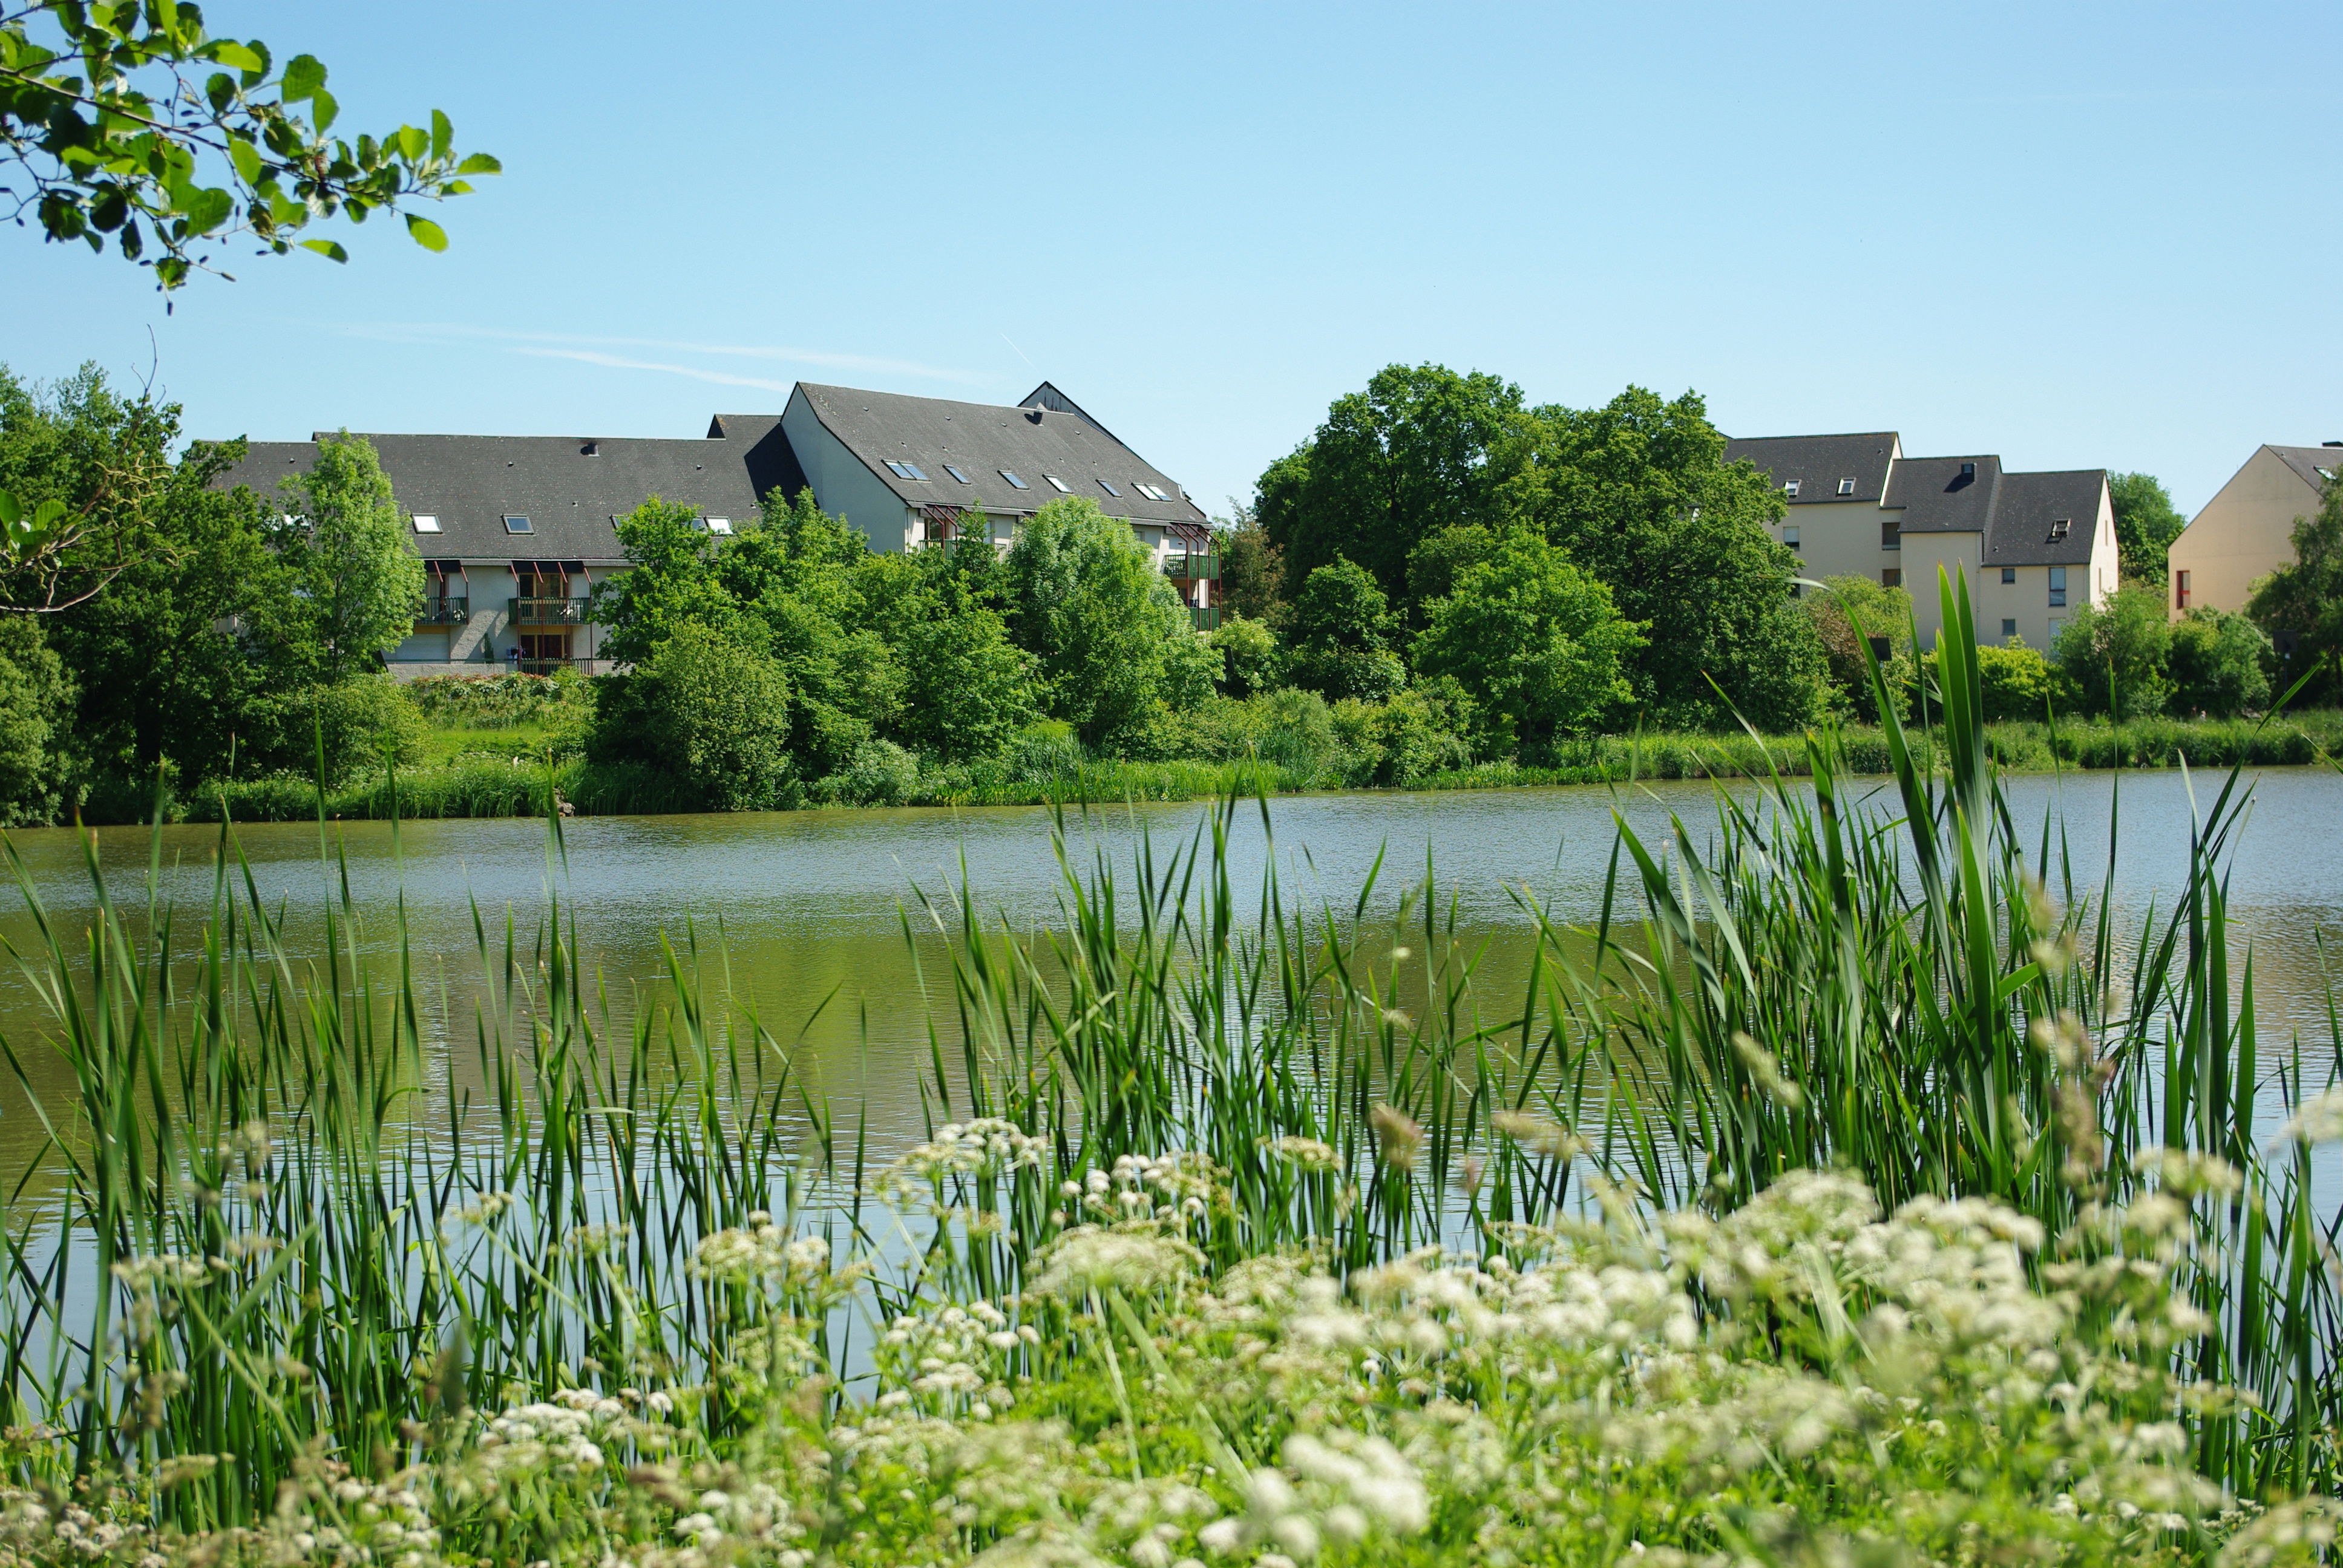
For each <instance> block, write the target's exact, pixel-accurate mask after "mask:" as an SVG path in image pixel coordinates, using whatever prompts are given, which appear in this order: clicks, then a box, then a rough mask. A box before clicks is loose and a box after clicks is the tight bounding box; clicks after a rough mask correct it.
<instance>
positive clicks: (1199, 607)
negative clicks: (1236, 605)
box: [1188, 604, 1221, 631]
mask: <svg viewBox="0 0 2343 1568" xmlns="http://www.w3.org/2000/svg"><path fill="white" fill-rule="evenodd" d="M1188 616H1189V618H1190V619H1192V620H1193V621H1194V622H1195V623H1196V629H1197V630H1198V631H1212V630H1216V629H1217V628H1219V626H1220V624H1221V607H1220V606H1219V605H1216V604H1192V605H1190V606H1189V607H1188Z"/></svg>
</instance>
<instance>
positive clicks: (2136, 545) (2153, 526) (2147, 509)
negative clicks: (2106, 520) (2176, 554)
mask: <svg viewBox="0 0 2343 1568" xmlns="http://www.w3.org/2000/svg"><path fill="white" fill-rule="evenodd" d="M2107 499H2108V501H2109V502H2110V503H2111V504H2112V505H2113V506H2114V508H2115V514H2116V556H2117V560H2118V561H2119V562H2120V563H2121V568H2122V571H2123V575H2124V576H2125V578H2128V579H2130V580H2131V581H2134V582H2144V583H2147V584H2149V585H2151V586H2153V587H2154V588H2156V590H2157V592H2158V593H2162V592H2163V591H2164V585H2165V584H2166V583H2167V581H2169V580H2170V578H2171V576H2172V572H2171V567H2170V564H2169V558H2168V556H2167V551H2168V550H2170V548H2172V541H2173V540H2174V539H2177V538H2179V537H2180V530H2181V529H2183V528H2187V526H2188V519H2187V518H2184V517H2182V516H2181V515H2180V511H2179V508H2177V507H2175V506H2174V505H2173V504H2172V496H2171V493H2170V492H2169V491H2167V489H2165V487H2164V486H2163V484H2162V483H2161V482H2159V481H2158V480H2157V477H2156V476H2155V475H2153V474H2109V475H2108V476H2107Z"/></svg>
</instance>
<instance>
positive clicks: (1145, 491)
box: [1131, 479, 1171, 501]
mask: <svg viewBox="0 0 2343 1568" xmlns="http://www.w3.org/2000/svg"><path fill="white" fill-rule="evenodd" d="M1131 488H1132V489H1134V490H1137V491H1138V492H1139V493H1140V494H1141V495H1142V496H1145V497H1146V498H1148V499H1149V500H1151V501H1168V500H1170V499H1171V497H1169V496H1167V495H1165V494H1164V493H1163V492H1162V490H1161V488H1160V487H1157V486H1154V485H1145V484H1141V483H1140V482H1139V481H1138V480H1137V479H1133V480H1132V481H1131Z"/></svg>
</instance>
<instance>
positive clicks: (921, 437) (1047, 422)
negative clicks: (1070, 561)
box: [797, 381, 1205, 527]
mask: <svg viewBox="0 0 2343 1568" xmlns="http://www.w3.org/2000/svg"><path fill="white" fill-rule="evenodd" d="M1044 385H1045V386H1046V383H1045V384H1044ZM797 395H798V396H799V397H803V398H804V399H805V400H806V403H807V406H808V407H810V408H811V409H812V410H813V413H814V416H815V417H817V418H819V419H820V421H821V423H822V425H823V427H825V428H827V429H828V430H829V431H830V434H831V435H833V436H836V437H838V438H839V440H840V441H841V442H843V443H845V445H846V447H847V449H848V450H849V451H850V452H852V453H853V454H854V455H855V456H856V457H860V458H861V459H862V461H863V462H864V463H865V464H866V465H868V466H869V467H870V471H871V472H872V473H873V474H875V475H877V476H878V477H879V481H880V483H881V484H883V485H885V486H886V487H888V488H889V489H890V490H892V491H894V492H895V494H896V495H898V496H900V497H901V498H903V500H904V501H905V502H906V503H908V504H910V505H911V506H915V507H917V506H929V505H934V504H937V503H942V504H946V505H951V506H961V507H966V506H970V505H980V506H982V507H984V508H987V509H989V510H991V511H996V512H1032V511H1038V510H1040V509H1041V507H1043V506H1044V505H1046V504H1047V503H1048V502H1050V501H1051V500H1053V499H1055V498H1057V497H1058V496H1059V495H1060V494H1061V493H1071V494H1072V495H1076V496H1085V497H1088V498H1090V499H1091V500H1093V501H1096V502H1097V503H1098V504H1099V506H1100V507H1101V508H1102V509H1103V510H1104V511H1105V512H1106V514H1107V515H1108V516H1109V517H1114V518H1129V519H1130V520H1131V521H1132V522H1134V523H1187V524H1192V525H1196V526H1199V527H1201V526H1202V524H1203V523H1204V521H1205V517H1204V514H1203V512H1202V510H1201V509H1200V508H1197V507H1196V506H1195V505H1194V504H1193V503H1192V502H1190V501H1188V500H1187V499H1186V498H1184V497H1183V495H1182V491H1181V489H1180V487H1179V485H1178V483H1177V482H1176V481H1174V480H1173V479H1172V477H1171V476H1170V475H1168V474H1166V473H1164V472H1163V471H1162V470H1161V468H1158V467H1155V466H1154V465H1153V464H1152V463H1150V462H1148V461H1147V460H1146V459H1144V458H1142V457H1140V456H1139V454H1137V453H1136V452H1133V451H1132V450H1131V448H1130V447H1126V446H1124V445H1123V444H1122V443H1121V442H1120V441H1118V440H1116V439H1115V438H1114V437H1112V436H1110V435H1109V434H1107V432H1106V431H1105V429H1104V428H1103V427H1101V426H1100V425H1099V424H1098V423H1097V422H1096V421H1094V420H1092V419H1091V417H1089V416H1088V415H1087V414H1082V413H1080V412H1070V413H1069V412H1052V411H1051V410H1050V409H1048V408H1044V407H1017V408H1005V407H1000V406H999V405H997V404H990V403H957V402H952V401H950V400H949V399H946V398H942V397H905V396H903V395H902V394H900V393H895V392H864V391H860V390H858V389H857V388H854V387H821V386H817V385H815V384H814V383H812V382H810V381H800V382H799V383H798V390H797ZM890 458H893V459H895V460H897V461H899V462H907V463H910V464H912V465H914V466H915V467H918V468H919V469H920V472H922V473H924V474H925V475H927V478H926V479H925V480H919V479H901V478H898V477H895V476H894V475H893V474H892V473H890V472H889V471H888V469H887V467H886V465H887V461H888V459H890ZM947 463H950V464H951V465H953V466H954V467H958V468H959V469H960V471H961V472H962V473H964V474H966V475H968V477H969V479H970V483H968V484H965V485H963V484H961V483H960V482H959V481H957V480H955V479H954V478H953V477H951V476H950V475H949V474H947V473H945V472H944V465H945V464H947ZM1003 468H1007V469H1009V470H1011V472H1013V473H1015V474H1016V475H1017V477H1019V478H1021V479H1022V480H1024V481H1025V483H1026V484H1027V485H1028V486H1029V487H1030V488H1027V489H1022V490H1021V489H1018V488H1017V487H1015V486H1013V485H1011V484H1010V483H1009V481H1008V480H1006V479H1004V478H1002V477H1001V472H1000V471H1001V469H1003ZM1051 474H1055V475H1056V476H1058V477H1059V478H1061V479H1062V480H1064V481H1065V483H1066V486H1067V490H1066V491H1065V492H1061V491H1059V490H1057V489H1054V488H1052V487H1051V484H1050V482H1049V479H1048V478H1047V477H1046V476H1048V475H1051ZM1101 479H1105V480H1107V481H1109V482H1110V483H1111V484H1112V485H1113V486H1114V487H1115V488H1116V489H1118V490H1120V491H1121V492H1122V493H1121V495H1120V496H1115V495H1110V494H1109V493H1108V492H1107V491H1106V490H1105V489H1104V488H1103V487H1101V486H1100V484H1099V480H1101ZM1142 482H1143V483H1146V484H1151V485H1154V486H1156V487H1159V488H1161V490H1162V491H1163V492H1164V494H1166V495H1168V496H1170V497H1171V498H1172V499H1171V500H1169V501H1151V500H1149V499H1148V498H1146V497H1144V496H1142V495H1141V494H1140V493H1139V489H1138V485H1139V484H1140V483H1142Z"/></svg>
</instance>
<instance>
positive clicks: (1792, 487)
mask: <svg viewBox="0 0 2343 1568" xmlns="http://www.w3.org/2000/svg"><path fill="white" fill-rule="evenodd" d="M1782 494H1784V495H1785V496H1787V497H1789V498H1790V499H1792V500H1794V501H1795V500H1796V499H1797V498H1798V481H1797V480H1795V479H1791V480H1788V481H1787V482H1785V484H1784V485H1783V486H1782Z"/></svg>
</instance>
